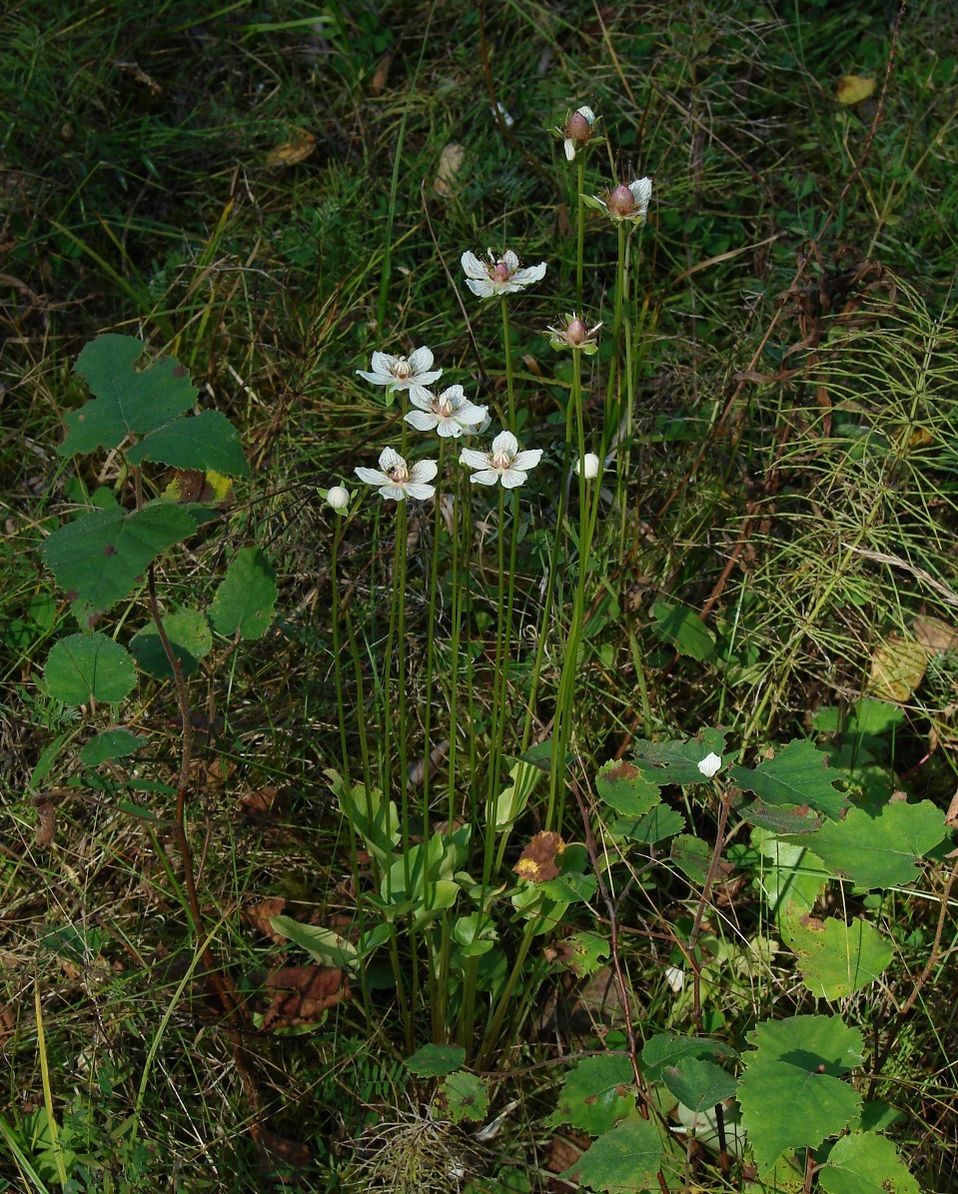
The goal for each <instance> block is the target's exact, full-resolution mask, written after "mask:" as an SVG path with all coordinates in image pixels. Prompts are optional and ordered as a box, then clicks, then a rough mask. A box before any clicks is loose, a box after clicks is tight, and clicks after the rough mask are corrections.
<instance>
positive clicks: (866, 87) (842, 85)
mask: <svg viewBox="0 0 958 1194" xmlns="http://www.w3.org/2000/svg"><path fill="white" fill-rule="evenodd" d="M874 94H875V80H874V79H868V78H865V77H864V76H863V75H842V77H841V78H840V79H839V80H838V86H837V87H836V88H835V98H836V99H837V100H838V102H839V103H840V104H846V105H847V104H860V103H861V102H862V100H867V99H868V97H869V96H871V95H874Z"/></svg>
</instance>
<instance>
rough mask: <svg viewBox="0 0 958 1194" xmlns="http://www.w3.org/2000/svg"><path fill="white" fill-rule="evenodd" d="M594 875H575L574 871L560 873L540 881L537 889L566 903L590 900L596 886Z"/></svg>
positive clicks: (553, 898)
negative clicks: (542, 881) (552, 877)
mask: <svg viewBox="0 0 958 1194" xmlns="http://www.w3.org/2000/svg"><path fill="white" fill-rule="evenodd" d="M598 885H599V884H598V880H597V879H596V877H595V875H577V874H576V873H575V871H570V872H569V873H568V874H562V875H559V876H557V877H556V878H555V879H548V880H546V882H545V883H540V884H539V885H538V886H539V890H540V891H542V892H544V893H545V894H546V895H547V896H548V898H549V899H550V900H561V901H563V902H564V903H566V904H581V903H584V902H586V901H587V900H591V899H592V897H593V896H594V895H595V892H596V888H597V887H598Z"/></svg>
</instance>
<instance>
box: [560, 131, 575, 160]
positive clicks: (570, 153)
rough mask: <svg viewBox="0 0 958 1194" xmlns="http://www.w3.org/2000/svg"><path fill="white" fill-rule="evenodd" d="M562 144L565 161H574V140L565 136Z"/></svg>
mask: <svg viewBox="0 0 958 1194" xmlns="http://www.w3.org/2000/svg"><path fill="white" fill-rule="evenodd" d="M562 145H563V148H564V149H565V156H566V161H567V162H573V161H575V142H574V141H573V140H572V138H571V137H566V139H565V141H563V143H562Z"/></svg>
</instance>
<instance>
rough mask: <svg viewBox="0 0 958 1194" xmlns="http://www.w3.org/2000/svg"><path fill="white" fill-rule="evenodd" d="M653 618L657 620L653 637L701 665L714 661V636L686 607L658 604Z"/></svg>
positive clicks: (656, 603)
mask: <svg viewBox="0 0 958 1194" xmlns="http://www.w3.org/2000/svg"><path fill="white" fill-rule="evenodd" d="M652 616H653V617H654V618H655V622H654V624H653V626H652V633H653V634H654V635H655V636H656V638H659V639H662V641H663V642H666V643H671V644H672V646H673V647H675V649H676V651H677V652H678V653H679V655H688V656H689V657H690V658H692V659H697V660H699V662H704V661H705V660H706V659H712V658H713V657H714V655H715V635H714V634H713V632H712V631H711V630H710V629H709V627H708V626H706V625H705V623H704V622H703V621H702V620H701V618H699V617H698V615H697V614H694V613H693V612H692V610H690V609H688V608H687V607H686V606H684V605H673V604H672V603H671V602H668V601H656V602H655V604H654V605H653V606H652Z"/></svg>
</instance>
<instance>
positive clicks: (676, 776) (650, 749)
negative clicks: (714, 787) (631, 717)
mask: <svg viewBox="0 0 958 1194" xmlns="http://www.w3.org/2000/svg"><path fill="white" fill-rule="evenodd" d="M724 750H725V734H724V733H723V732H722V731H721V730H713V729H704V730H700V731H699V733H698V734H697V735H696V736H695V737H694V738H690V739H689V740H688V741H672V742H649V741H648V740H647V739H645V738H640V739H639V740H638V742H636V744H635V755H634V757H635V762H636V765H637V766H638V768H639V769H640V770H641V771H642V772H643V774H644V775H646V776H647V777H648V778H649V779H651V780H652V781H653V782H654V783H657V784H659V785H662V784H704V783H709V782H710V781H709V779H708V777H707V776H706V775H704V774H703V773H702V772H701V771H700V770H699V763H701V762H702V761H703V759H705V757H706V756H707V755H710V754H716V755H719V756H720V757H721V755H722V753H723V752H724Z"/></svg>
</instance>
